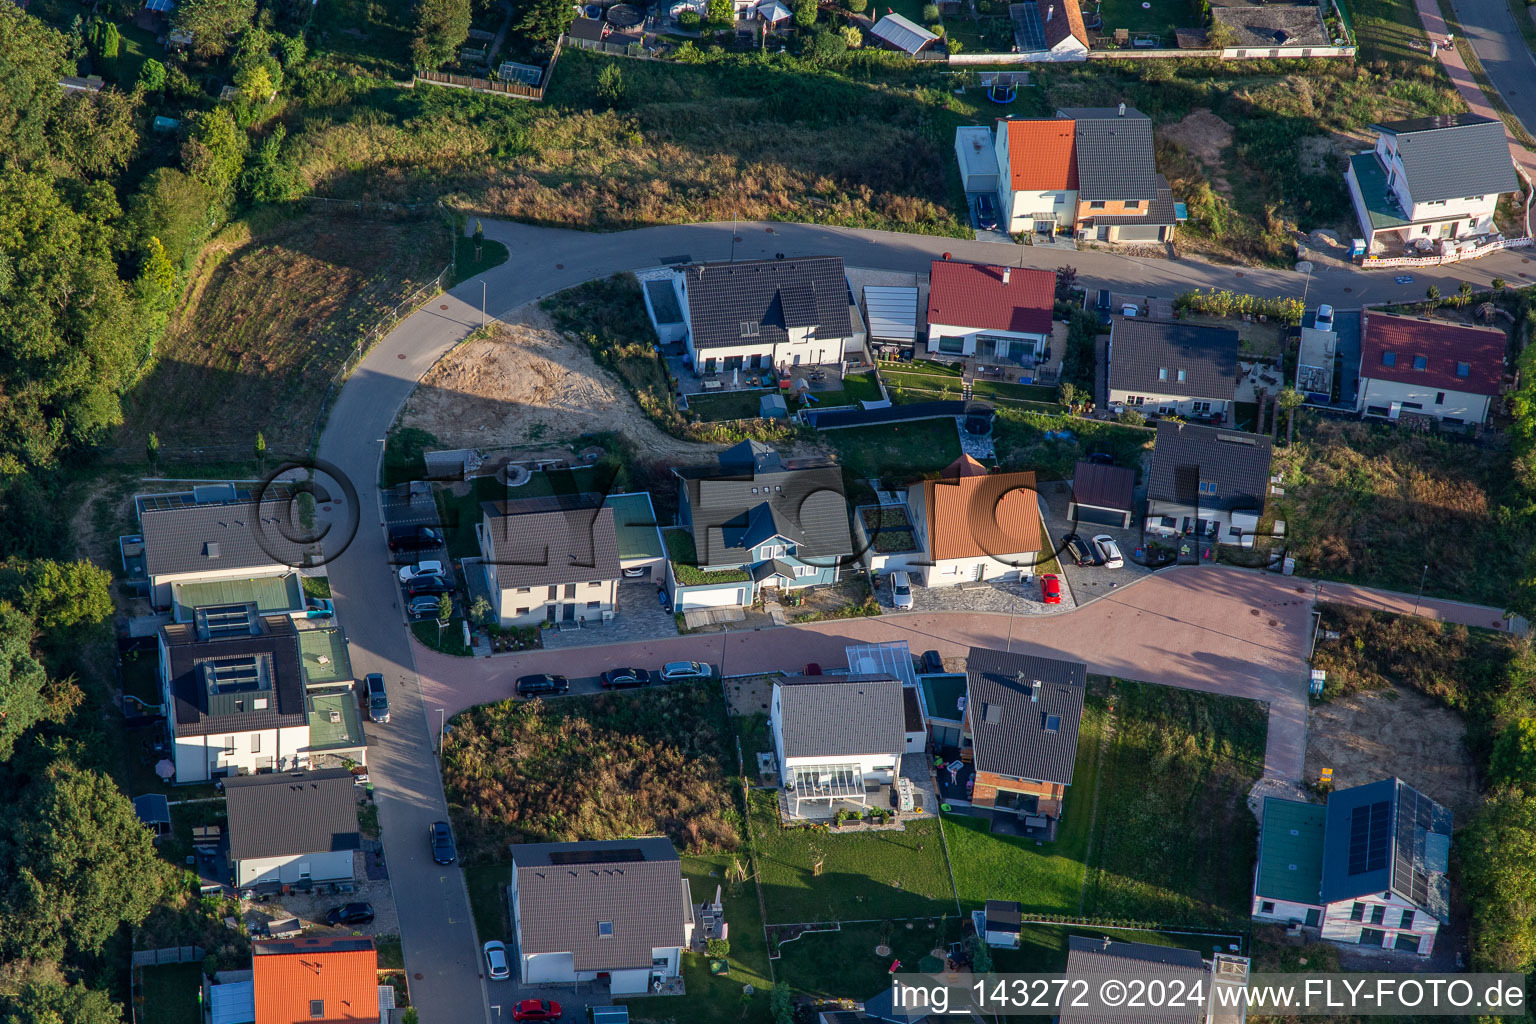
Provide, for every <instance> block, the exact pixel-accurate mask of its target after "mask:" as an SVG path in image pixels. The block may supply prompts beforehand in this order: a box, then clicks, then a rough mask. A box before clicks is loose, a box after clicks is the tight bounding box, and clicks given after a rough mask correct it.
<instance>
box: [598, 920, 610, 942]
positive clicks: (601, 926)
mask: <svg viewBox="0 0 1536 1024" xmlns="http://www.w3.org/2000/svg"><path fill="white" fill-rule="evenodd" d="M597 937H598V938H600V939H611V938H613V922H612V921H599V922H597Z"/></svg>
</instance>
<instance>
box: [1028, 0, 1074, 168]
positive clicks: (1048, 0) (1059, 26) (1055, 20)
mask: <svg viewBox="0 0 1536 1024" xmlns="http://www.w3.org/2000/svg"><path fill="white" fill-rule="evenodd" d="M1053 6H1059V7H1060V8H1061V14H1062V16H1061V17H1058V16H1056V13H1055V12H1054V11H1053V10H1052V7H1053ZM1041 18H1042V19H1044V21H1045V45H1046V46H1049V47H1050V48H1051V49H1053V50H1054V49H1056V44H1057V43H1059V42H1061V41H1062V40H1063V39H1065V38H1067V36H1072V37H1074V38H1075V39H1076V40H1077V41H1078V42H1080V43H1082V44H1083V45H1084V46H1087V45H1088V26H1087V23H1086V22H1084V21H1083V11H1082V8H1081V7H1080V6H1079V5H1078V3H1077V2H1076V0H1045V13H1044V14H1042V15H1041ZM1010 141H1011V140H1010ZM1009 152H1010V153H1011V152H1013V150H1012V149H1010V150H1009Z"/></svg>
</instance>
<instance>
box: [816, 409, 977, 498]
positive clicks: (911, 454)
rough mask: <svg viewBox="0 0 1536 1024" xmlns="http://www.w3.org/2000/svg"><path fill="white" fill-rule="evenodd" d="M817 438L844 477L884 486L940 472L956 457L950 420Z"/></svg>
mask: <svg viewBox="0 0 1536 1024" xmlns="http://www.w3.org/2000/svg"><path fill="white" fill-rule="evenodd" d="M821 437H822V440H824V441H825V442H826V443H827V444H828V445H830V446H831V447H832V450H833V451H834V452H835V453H836V455H837V461H838V462H840V463H842V464H843V466H844V467H845V470H846V472H847V473H849V474H851V475H852V476H854V477H857V478H862V479H866V480H867V479H872V478H874V477H882V478H884V480H885V483H886V485H887V486H894V485H896V484H900V483H904V482H906V481H909V480H915V479H917V478H918V477H921V476H922V475H923V474H924V473H932V472H935V471H937V470H940V469H943V468H944V467H945V466H947V465H949V464H950V463H951V462H954V461H955V460H956V459H958V458H959V457H960V433H959V430H958V429H957V428H956V426H955V421H954V420H952V419H940V420H922V421H919V422H917V423H899V424H892V425H889V426H879V427H855V428H853V429H850V430H829V431H827V432H826V433H825V434H822V435H821Z"/></svg>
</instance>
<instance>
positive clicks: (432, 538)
mask: <svg viewBox="0 0 1536 1024" xmlns="http://www.w3.org/2000/svg"><path fill="white" fill-rule="evenodd" d="M442 546H443V534H442V531H441V530H439V529H437V528H436V527H434V526H391V527H390V528H389V550H391V551H432V550H434V549H436V548H440V547H442Z"/></svg>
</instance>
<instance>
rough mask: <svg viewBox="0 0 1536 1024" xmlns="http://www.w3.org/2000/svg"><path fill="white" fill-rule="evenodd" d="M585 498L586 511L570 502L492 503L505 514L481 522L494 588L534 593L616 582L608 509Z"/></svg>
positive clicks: (616, 544) (576, 502)
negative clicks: (532, 590)
mask: <svg viewBox="0 0 1536 1024" xmlns="http://www.w3.org/2000/svg"><path fill="white" fill-rule="evenodd" d="M591 497H592V498H593V501H592V502H591V503H590V504H587V505H582V503H581V501H580V500H579V499H578V498H576V497H575V496H570V497H567V498H566V499H564V500H563V501H562V499H556V498H529V499H524V500H523V501H509V502H501V503H498V506H497V507H498V509H502V510H505V514H501V515H497V514H491V513H488V514H487V516H486V522H485V529H486V536H487V539H488V540H489V542H490V543H489V548H490V551H489V554H490V557H491V559H492V560H493V561H494V563H495V565H496V582H497V584H498V585H499V586H502V587H540V586H554V585H556V584H561V583H582V582H587V581H594V580H611V579H616V578H618V576H619V538H618V534H617V533H616V532H615V530H614V525H613V509H611V508H608V507H607V506H605V505H602V504H601V501H602V498H601V496H600V495H592V496H591ZM573 504H574V505H575V506H576V507H574V508H573V507H568V506H569V505H573ZM562 505H565V506H567V507H562Z"/></svg>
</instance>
